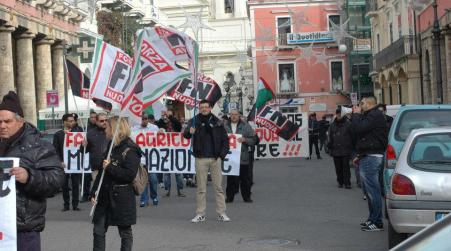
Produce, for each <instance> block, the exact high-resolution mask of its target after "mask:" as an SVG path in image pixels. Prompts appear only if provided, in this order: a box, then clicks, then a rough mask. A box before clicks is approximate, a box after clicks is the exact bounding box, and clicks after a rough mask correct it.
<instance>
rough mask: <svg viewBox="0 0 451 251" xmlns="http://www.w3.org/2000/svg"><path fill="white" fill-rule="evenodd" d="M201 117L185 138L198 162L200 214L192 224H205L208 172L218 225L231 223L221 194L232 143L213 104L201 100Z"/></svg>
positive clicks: (190, 126)
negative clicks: (189, 140) (212, 110)
mask: <svg viewBox="0 0 451 251" xmlns="http://www.w3.org/2000/svg"><path fill="white" fill-rule="evenodd" d="M199 109H200V114H198V115H196V116H195V117H194V118H193V119H191V120H190V121H189V122H188V127H187V128H186V129H185V131H184V133H183V136H184V137H185V138H187V139H191V138H192V146H193V155H194V157H195V158H196V179H197V196H196V201H197V210H196V214H197V215H196V216H195V217H194V218H193V219H192V220H191V222H193V223H197V222H201V221H205V219H206V218H205V209H206V197H205V195H206V192H207V176H208V171H210V173H211V177H212V181H213V187H214V190H215V193H216V213H217V214H218V215H219V217H218V220H219V221H230V218H229V217H228V216H227V215H226V213H225V210H226V205H225V199H224V192H223V190H222V184H221V183H222V170H221V164H222V163H221V161H223V160H224V159H225V157H226V155H227V153H228V152H229V139H228V136H227V132H226V130H225V128H224V125H223V124H222V123H220V121H219V119H218V118H217V117H216V116H214V115H213V114H212V113H211V109H212V107H211V104H210V103H209V101H207V100H202V101H201V102H200V104H199Z"/></svg>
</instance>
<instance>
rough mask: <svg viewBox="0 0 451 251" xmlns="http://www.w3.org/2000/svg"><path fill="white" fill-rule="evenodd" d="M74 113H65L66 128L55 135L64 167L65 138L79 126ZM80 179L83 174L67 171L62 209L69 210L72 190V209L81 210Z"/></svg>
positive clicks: (54, 141)
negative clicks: (79, 204) (79, 205)
mask: <svg viewBox="0 0 451 251" xmlns="http://www.w3.org/2000/svg"><path fill="white" fill-rule="evenodd" d="M74 121H75V118H74V114H73V113H66V114H64V115H63V126H64V128H63V129H62V130H59V131H58V132H56V133H55V135H54V136H53V146H54V147H55V149H56V153H57V154H58V157H59V159H60V161H61V165H62V166H63V167H66V164H65V163H64V143H65V142H64V138H65V136H66V134H67V133H68V132H71V131H72V130H73V129H75V130H77V129H78V128H75V127H74V126H75V125H76V123H75V122H74ZM80 179H81V174H79V173H67V174H66V178H65V182H64V185H63V200H64V204H63V209H62V210H61V211H63V212H65V211H69V210H70V209H69V206H70V194H69V191H70V190H72V209H73V210H74V211H80V208H79V207H78V203H79V200H80ZM69 182H70V183H71V188H69Z"/></svg>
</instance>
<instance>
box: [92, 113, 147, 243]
mask: <svg viewBox="0 0 451 251" xmlns="http://www.w3.org/2000/svg"><path fill="white" fill-rule="evenodd" d="M117 123H118V119H117V118H111V119H110V120H109V123H108V126H107V128H106V134H107V138H109V139H111V138H112V137H113V135H112V134H113V131H114V129H115V127H116V124H117ZM119 124H120V125H119V129H118V133H117V136H116V139H115V141H114V143H113V144H114V146H113V150H112V153H111V158H110V160H109V161H108V160H104V162H103V169H102V170H100V172H99V175H97V178H96V180H95V182H94V186H93V188H92V191H91V196H92V199H91V201H92V202H93V203H97V206H96V209H95V211H94V217H93V223H94V233H93V234H94V249H93V250H94V251H103V250H105V234H106V232H107V230H108V227H109V226H117V227H118V229H119V235H120V237H121V251H128V250H132V246H133V234H132V227H131V225H134V224H136V198H135V193H134V190H133V186H132V182H133V180H134V179H135V177H136V174H137V172H138V167H139V164H140V158H141V153H140V150H139V147H138V146H137V145H136V144H135V143H134V142H133V141H132V140H131V139H130V138H129V136H130V127H129V125H128V123H127V121H126V120H125V119H121V120H120V122H119ZM102 172H105V175H104V178H103V182H102V186H101V188H100V191H99V195H98V197H97V201H96V200H95V199H94V194H95V192H96V190H97V188H98V186H99V182H100V178H101V175H102Z"/></svg>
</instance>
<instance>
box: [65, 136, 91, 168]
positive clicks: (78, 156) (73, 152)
mask: <svg viewBox="0 0 451 251" xmlns="http://www.w3.org/2000/svg"><path fill="white" fill-rule="evenodd" d="M85 137H86V133H85V132H67V133H66V134H65V136H64V148H63V153H64V157H63V158H64V165H65V167H64V171H65V172H66V173H83V168H84V169H85V170H84V172H85V173H90V172H91V168H89V153H85V154H84V155H83V148H82V146H83V141H84V139H85Z"/></svg>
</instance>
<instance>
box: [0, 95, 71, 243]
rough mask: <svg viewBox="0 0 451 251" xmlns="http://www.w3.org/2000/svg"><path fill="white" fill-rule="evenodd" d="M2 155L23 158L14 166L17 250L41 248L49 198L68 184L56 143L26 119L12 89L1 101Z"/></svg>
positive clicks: (0, 129) (11, 172) (0, 155)
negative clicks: (44, 138) (46, 138)
mask: <svg viewBox="0 0 451 251" xmlns="http://www.w3.org/2000/svg"><path fill="white" fill-rule="evenodd" d="M0 157H15V158H19V159H20V164H19V165H20V167H13V168H11V170H10V174H11V175H15V177H16V188H17V193H16V197H17V198H16V203H17V204H16V207H17V250H18V251H39V250H41V237H40V232H42V231H43V230H44V226H45V211H46V204H47V203H46V199H47V198H48V197H51V196H53V195H55V194H56V193H57V192H58V190H59V189H60V188H61V186H62V185H63V183H64V170H63V168H62V166H61V162H60V160H59V159H58V156H57V154H56V151H55V148H54V147H53V146H52V144H50V143H48V142H46V141H44V140H42V139H41V135H40V133H39V131H38V130H37V129H36V127H34V126H33V125H32V124H30V123H27V122H25V121H24V119H23V110H22V108H21V107H20V102H19V98H18V96H17V94H16V93H14V92H9V93H8V94H7V95H5V96H4V97H3V101H2V103H1V104H0Z"/></svg>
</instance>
